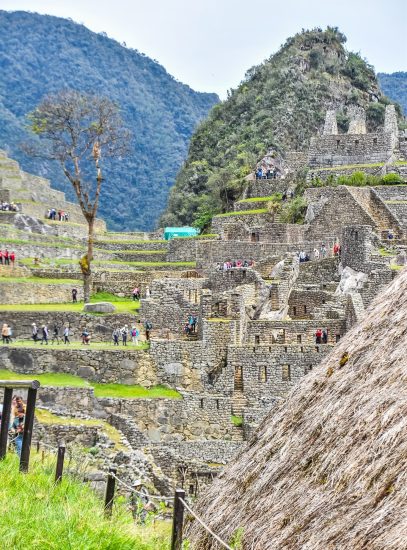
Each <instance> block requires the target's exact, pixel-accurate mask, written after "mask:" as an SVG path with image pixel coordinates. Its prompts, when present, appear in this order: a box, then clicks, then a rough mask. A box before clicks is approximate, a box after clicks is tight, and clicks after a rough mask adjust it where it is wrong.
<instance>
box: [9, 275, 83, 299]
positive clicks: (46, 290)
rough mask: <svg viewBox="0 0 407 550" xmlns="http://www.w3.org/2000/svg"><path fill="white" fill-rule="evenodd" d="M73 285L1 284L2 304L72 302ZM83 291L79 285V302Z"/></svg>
mask: <svg viewBox="0 0 407 550" xmlns="http://www.w3.org/2000/svg"><path fill="white" fill-rule="evenodd" d="M72 288H73V284H49V283H47V284H41V283H7V282H3V281H1V282H0V303H2V304H56V303H63V302H71V301H72V294H71V291H72ZM82 299H83V289H82V287H81V286H79V285H78V300H82Z"/></svg>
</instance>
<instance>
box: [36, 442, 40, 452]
mask: <svg viewBox="0 0 407 550" xmlns="http://www.w3.org/2000/svg"><path fill="white" fill-rule="evenodd" d="M39 452H40V441H39V440H38V441H37V453H39Z"/></svg>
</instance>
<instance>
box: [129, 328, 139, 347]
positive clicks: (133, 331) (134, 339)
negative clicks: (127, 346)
mask: <svg viewBox="0 0 407 550" xmlns="http://www.w3.org/2000/svg"><path fill="white" fill-rule="evenodd" d="M139 336H140V331H139V329H138V328H137V327H136V326H132V327H131V341H132V342H133V344H134V345H135V346H138V337H139Z"/></svg>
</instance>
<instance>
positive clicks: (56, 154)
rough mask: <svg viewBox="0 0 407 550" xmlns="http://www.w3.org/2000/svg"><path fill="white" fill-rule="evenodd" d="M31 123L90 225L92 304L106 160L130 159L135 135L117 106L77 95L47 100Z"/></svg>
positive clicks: (87, 272) (84, 265)
mask: <svg viewBox="0 0 407 550" xmlns="http://www.w3.org/2000/svg"><path fill="white" fill-rule="evenodd" d="M28 118H29V120H30V123H31V128H32V130H33V132H34V133H35V134H37V135H38V136H39V137H40V138H43V140H44V143H43V144H44V149H41V152H40V156H42V157H45V158H47V159H51V160H56V161H58V162H59V164H60V165H61V167H62V169H63V172H64V174H65V176H66V177H67V178H68V180H69V181H70V182H71V184H72V186H73V188H74V190H75V193H76V197H77V199H78V203H79V205H80V207H81V209H82V213H83V215H84V217H85V219H86V221H87V223H88V246H87V253H86V254H85V255H84V256H83V257H82V258H81V260H80V267H81V270H82V274H83V284H84V299H85V302H88V301H89V298H90V285H91V263H92V260H93V241H94V226H95V220H96V214H97V210H98V205H99V197H100V192H101V188H102V182H103V181H104V178H103V177H102V161H103V159H104V158H106V157H121V156H122V155H124V154H125V153H126V151H127V147H128V142H129V137H130V134H129V132H128V131H127V130H126V129H125V128H124V125H123V122H122V119H121V117H120V114H119V109H118V107H117V105H115V104H114V103H113V102H112V101H110V100H109V99H107V98H104V97H98V96H93V95H89V94H85V93H81V92H77V91H74V90H65V91H61V92H58V93H57V94H54V95H50V96H47V97H45V98H44V99H43V100H42V102H41V103H40V104H39V105H38V107H37V108H36V109H35V110H34V111H33V112H32V113H30V114H29V115H28ZM37 153H38V152H37ZM34 154H35V153H34ZM90 174H91V175H90Z"/></svg>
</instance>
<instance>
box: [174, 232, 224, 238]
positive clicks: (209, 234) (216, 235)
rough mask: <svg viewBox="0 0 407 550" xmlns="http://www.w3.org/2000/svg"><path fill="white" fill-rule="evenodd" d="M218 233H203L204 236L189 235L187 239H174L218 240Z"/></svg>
mask: <svg viewBox="0 0 407 550" xmlns="http://www.w3.org/2000/svg"><path fill="white" fill-rule="evenodd" d="M218 237H219V235H218V234H217V233H202V235H188V236H187V237H174V239H215V238H216V239H217V238H218Z"/></svg>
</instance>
